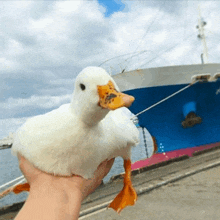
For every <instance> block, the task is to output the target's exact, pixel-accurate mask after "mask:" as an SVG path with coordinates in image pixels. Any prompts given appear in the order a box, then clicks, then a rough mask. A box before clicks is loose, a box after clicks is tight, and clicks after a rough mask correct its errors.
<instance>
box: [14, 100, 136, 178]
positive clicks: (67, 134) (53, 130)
mask: <svg viewBox="0 0 220 220" xmlns="http://www.w3.org/2000/svg"><path fill="white" fill-rule="evenodd" d="M138 139H139V132H138V129H137V128H136V126H135V125H134V124H133V123H132V121H131V120H130V119H129V118H128V117H127V116H126V115H125V114H124V113H123V110H122V109H116V110H114V111H110V112H109V113H108V114H107V115H106V117H105V118H104V119H103V120H101V121H100V122H99V123H98V124H96V125H93V126H88V125H87V124H85V123H83V122H82V121H80V120H79V118H78V117H76V115H74V114H73V113H72V112H71V108H70V104H66V105H62V106H61V107H60V108H58V109H56V110H53V111H51V112H49V113H46V114H45V115H39V116H36V117H33V118H30V119H29V120H27V122H26V123H25V124H24V125H23V126H22V127H21V128H20V129H19V130H18V131H17V132H16V136H15V140H14V144H13V148H12V149H13V152H14V153H17V152H19V153H20V154H21V155H23V156H24V157H25V158H27V159H28V160H29V161H30V162H31V163H32V164H34V165H35V166H36V167H37V168H39V169H40V170H42V171H45V172H48V173H52V174H55V175H63V176H70V175H72V174H76V175H80V176H83V177H84V178H92V177H93V173H94V171H95V170H96V169H97V167H98V165H99V164H100V163H101V162H102V161H104V160H106V159H111V158H114V157H117V156H121V157H123V158H124V159H129V158H130V149H131V147H132V146H134V145H135V144H137V143H138Z"/></svg>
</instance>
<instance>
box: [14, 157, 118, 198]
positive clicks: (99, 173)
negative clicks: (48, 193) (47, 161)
mask: <svg viewBox="0 0 220 220" xmlns="http://www.w3.org/2000/svg"><path fill="white" fill-rule="evenodd" d="M18 159H19V167H20V169H21V171H22V173H23V174H24V176H25V178H26V179H27V181H28V183H29V184H30V187H31V189H32V188H35V189H36V188H37V189H39V190H43V189H47V188H48V187H51V186H53V187H55V188H56V189H57V190H61V191H65V193H66V194H68V195H69V194H71V192H72V191H75V190H77V191H80V193H81V194H82V200H83V199H85V198H86V197H87V196H88V195H89V194H90V193H92V192H93V191H95V189H96V188H97V187H98V186H99V185H100V184H101V183H102V179H103V178H104V177H105V176H106V175H107V174H108V172H109V171H110V169H111V167H112V165H113V163H114V158H113V159H111V160H109V161H107V160H106V161H104V162H102V163H101V164H100V165H99V166H98V168H97V170H96V171H95V173H94V177H93V178H92V179H84V178H83V177H81V176H77V175H73V176H65V177H64V176H55V175H52V174H48V173H46V172H43V171H41V170H39V169H37V168H36V167H34V166H33V165H32V164H31V163H30V162H29V161H28V160H27V159H25V158H24V157H23V156H21V155H18Z"/></svg>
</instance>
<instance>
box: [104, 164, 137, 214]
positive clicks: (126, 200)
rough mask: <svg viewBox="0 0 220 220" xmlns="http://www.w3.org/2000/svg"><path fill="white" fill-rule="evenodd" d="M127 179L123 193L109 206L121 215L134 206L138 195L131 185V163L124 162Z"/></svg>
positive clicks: (125, 178) (125, 179)
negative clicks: (128, 207) (123, 211)
mask: <svg viewBox="0 0 220 220" xmlns="http://www.w3.org/2000/svg"><path fill="white" fill-rule="evenodd" d="M124 167H125V177H124V187H123V189H122V191H121V192H120V193H119V194H118V195H117V196H116V197H115V199H114V200H113V201H112V202H111V203H110V205H109V206H108V207H109V208H112V209H114V210H115V211H116V212H117V213H120V212H121V211H122V209H124V208H125V207H127V206H132V205H134V204H135V203H136V201H137V193H136V191H135V189H134V187H133V186H132V183H131V179H130V176H131V161H130V160H124Z"/></svg>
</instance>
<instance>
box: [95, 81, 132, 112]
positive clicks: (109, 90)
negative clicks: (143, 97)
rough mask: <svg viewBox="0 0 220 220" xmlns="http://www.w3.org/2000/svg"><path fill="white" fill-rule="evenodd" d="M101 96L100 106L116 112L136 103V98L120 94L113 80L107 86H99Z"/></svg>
mask: <svg viewBox="0 0 220 220" xmlns="http://www.w3.org/2000/svg"><path fill="white" fill-rule="evenodd" d="M97 87H98V94H99V105H100V106H101V107H102V108H107V109H110V110H115V109H117V108H120V107H129V106H131V104H132V103H133V101H134V97H133V96H130V95H127V94H124V93H121V92H118V91H117V90H116V89H115V87H114V84H113V83H112V81H111V80H109V82H108V84H107V85H104V86H97Z"/></svg>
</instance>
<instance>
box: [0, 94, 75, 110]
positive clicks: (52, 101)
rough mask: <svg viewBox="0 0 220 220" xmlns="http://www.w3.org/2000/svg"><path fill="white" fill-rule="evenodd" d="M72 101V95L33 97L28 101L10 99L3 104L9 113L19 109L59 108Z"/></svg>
mask: <svg viewBox="0 0 220 220" xmlns="http://www.w3.org/2000/svg"><path fill="white" fill-rule="evenodd" d="M70 100H71V95H70V94H67V95H62V96H35V95H33V96H31V97H30V98H27V99H21V98H18V99H15V98H11V97H10V98H9V99H8V100H7V101H6V102H4V103H1V105H2V106H3V110H5V111H7V110H10V109H14V110H15V109H19V108H28V107H30V106H34V107H35V108H36V109H37V108H43V109H50V108H55V107H58V106H60V105H62V104H64V103H69V102H70Z"/></svg>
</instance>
